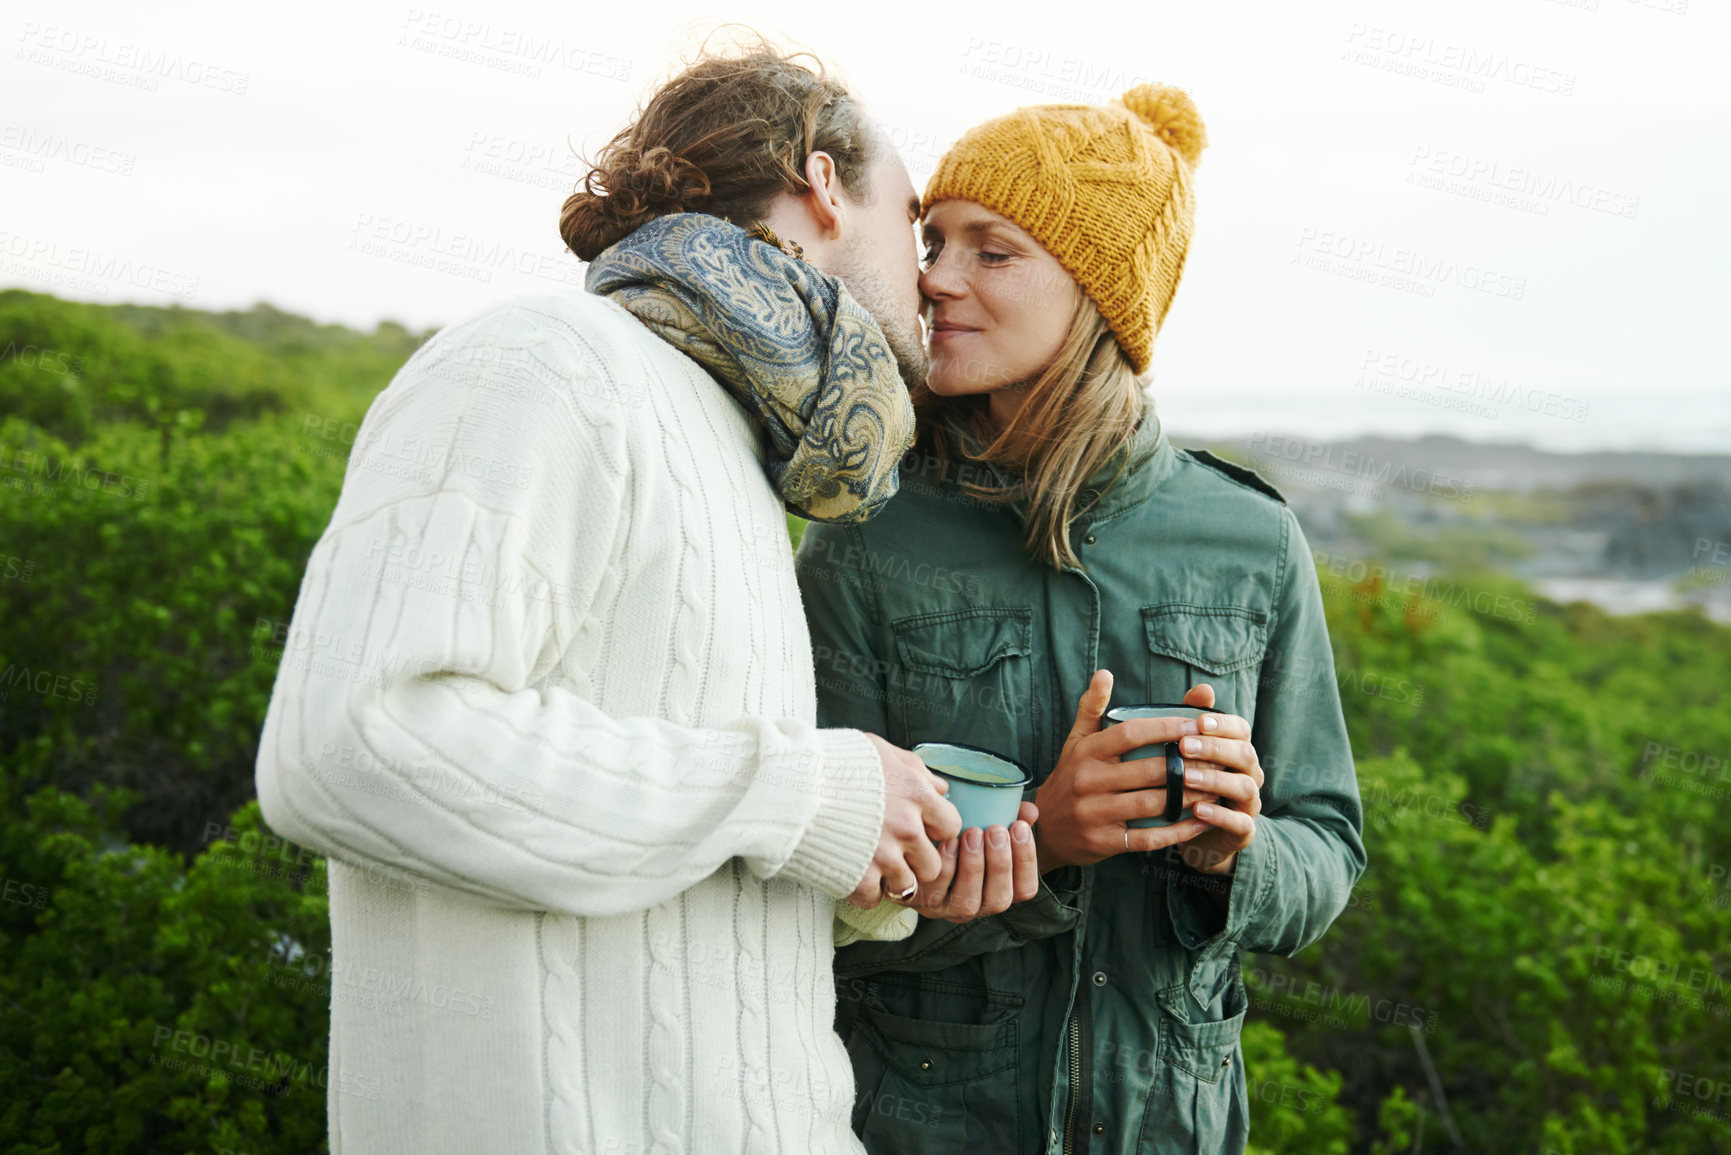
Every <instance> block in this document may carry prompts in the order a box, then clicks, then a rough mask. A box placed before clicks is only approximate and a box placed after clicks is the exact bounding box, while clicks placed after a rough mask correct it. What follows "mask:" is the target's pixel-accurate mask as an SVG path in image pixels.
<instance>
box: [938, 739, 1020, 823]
mask: <svg viewBox="0 0 1731 1155" xmlns="http://www.w3.org/2000/svg"><path fill="white" fill-rule="evenodd" d="M913 752H914V755H915V756H916V757H917V758H919V760H920V761H921V762H924V763H925V764H926V769H927V770H930V771H931V772H932V773H933V774H936V775H938V776H939V777H941V778H942V779H944V781H946V782H948V783H949V784H950V792H949V793H948V794H946V795H944V797H946V798H948V799H949V800H950V803H951V805H953V806H954V807H955V808H956V811H957V812H958V813H959V814H961V816H962V829H963V830H966V829H968V828H969V827H971V826H980V827H986V826H1004V827H1008V826H1009V825H1010V823H1012V822H1014V821H1015V820H1016V816H1017V815H1018V814H1019V813H1021V810H1022V791H1024V790H1026V789H1027V788H1028V787H1029V786H1032V785H1033V784H1034V776H1033V775H1032V774H1029V773H1028V771H1027V769H1026V768H1025V767H1023V766H1022V764H1021V763H1020V762H1017V761H1015V760H1014V759H1013V758H1005V757H1004V756H1003V755H1001V754H994V753H992V752H991V751H990V750H982V749H980V748H979V747H978V746H965V745H962V744H961V743H958V742H921V743H920V744H919V745H917V746H915V747H914V749H913Z"/></svg>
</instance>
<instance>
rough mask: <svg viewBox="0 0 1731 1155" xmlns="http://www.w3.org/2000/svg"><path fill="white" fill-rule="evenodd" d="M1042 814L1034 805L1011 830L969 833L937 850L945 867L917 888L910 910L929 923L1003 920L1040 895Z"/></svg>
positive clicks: (995, 828)
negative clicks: (1037, 824)
mask: <svg viewBox="0 0 1731 1155" xmlns="http://www.w3.org/2000/svg"><path fill="white" fill-rule="evenodd" d="M1039 816H1040V811H1039V809H1038V808H1037V807H1036V806H1035V805H1034V804H1033V803H1032V802H1024V803H1022V810H1021V813H1020V815H1019V816H1018V817H1017V819H1016V821H1015V822H1012V823H1011V824H1010V826H1009V829H1007V830H1006V829H1005V828H1004V827H1002V826H993V827H990V828H989V829H986V830H981V829H980V828H979V827H977V826H974V827H970V828H968V829H967V830H964V831H962V833H961V834H960V835H959V836H958V837H956V838H950V839H946V840H945V841H944V843H943V844H942V845H941V846H939V847H938V857H939V859H940V860H941V861H942V863H943V865H942V867H941V868H940V869H939V871H938V876H937V877H936V878H935V879H933V880H932V881H931V882H928V883H925V884H924V885H922V886H921V887H920V891H919V893H918V894H917V895H915V896H914V897H913V898H911V899H909V900H908V905H909V906H911V907H913V908H914V909H915V910H917V911H919V912H920V913H921V914H922V915H924V916H925V917H927V918H941V919H943V920H944V921H945V922H956V923H961V922H972V921H973V920H974V919H976V918H984V917H986V916H987V915H989V914H1002V913H1003V912H1004V911H1006V910H1008V909H1010V907H1011V906H1012V905H1014V904H1015V903H1018V902H1026V901H1027V900H1028V899H1030V898H1033V897H1034V896H1035V895H1036V894H1038V893H1039V892H1040V871H1039V862H1038V859H1037V858H1036V857H1035V854H1034V832H1033V824H1034V821H1035V820H1036V819H1037V818H1039Z"/></svg>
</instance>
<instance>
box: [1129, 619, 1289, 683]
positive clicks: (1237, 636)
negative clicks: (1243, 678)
mask: <svg viewBox="0 0 1731 1155" xmlns="http://www.w3.org/2000/svg"><path fill="white" fill-rule="evenodd" d="M1142 629H1143V631H1144V632H1145V633H1146V634H1147V635H1148V648H1149V649H1151V650H1153V651H1154V652H1155V653H1157V654H1165V655H1166V656H1167V657H1169V658H1177V659H1178V660H1179V661H1181V662H1184V663H1186V664H1188V665H1192V666H1195V667H1196V668H1197V669H1200V670H1206V671H1207V672H1208V673H1210V674H1231V673H1236V672H1237V671H1239V670H1242V669H1246V668H1248V667H1250V666H1252V665H1254V664H1256V662H1258V661H1260V660H1261V658H1262V652H1263V650H1264V649H1265V648H1266V647H1267V637H1266V635H1267V632H1268V615H1267V614H1266V613H1265V612H1263V611H1262V610H1247V609H1240V608H1239V607H1237V606H1193V605H1161V606H1144V607H1142Z"/></svg>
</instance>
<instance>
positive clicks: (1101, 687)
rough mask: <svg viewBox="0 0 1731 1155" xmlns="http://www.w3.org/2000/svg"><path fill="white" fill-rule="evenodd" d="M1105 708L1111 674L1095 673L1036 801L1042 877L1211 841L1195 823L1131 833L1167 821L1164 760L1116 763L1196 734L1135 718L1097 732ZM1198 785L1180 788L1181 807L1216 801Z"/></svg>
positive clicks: (1180, 721) (1169, 721)
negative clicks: (1139, 821) (1202, 838)
mask: <svg viewBox="0 0 1731 1155" xmlns="http://www.w3.org/2000/svg"><path fill="white" fill-rule="evenodd" d="M1207 693H1208V702H1210V703H1211V702H1213V700H1214V691H1213V690H1208V691H1207ZM1111 700H1112V673H1111V671H1110V670H1096V671H1094V677H1093V680H1091V681H1090V682H1089V683H1088V689H1087V690H1086V691H1084V692H1083V694H1082V699H1081V701H1080V702H1079V703H1078V704H1077V706H1076V724H1075V726H1074V727H1072V728H1071V730H1070V736H1069V737H1068V738H1067V739H1065V741H1064V749H1063V752H1062V753H1061V754H1059V755H1058V764H1057V766H1055V767H1053V769H1052V773H1051V775H1050V776H1049V777H1048V778H1047V779H1046V780H1045V781H1044V782H1042V783H1041V784H1040V789H1039V793H1037V794H1036V795H1035V802H1036V803H1038V805H1039V808H1040V820H1039V821H1038V822H1037V823H1035V825H1034V843H1035V845H1036V847H1037V848H1038V850H1039V852H1040V873H1041V874H1045V873H1047V872H1049V871H1052V870H1056V869H1057V868H1058V867H1060V866H1075V865H1085V864H1087V863H1092V862H1099V861H1100V860H1101V859H1103V858H1110V857H1112V856H1113V855H1115V854H1123V853H1124V852H1125V851H1129V850H1159V849H1161V848H1163V847H1167V846H1172V845H1175V844H1177V843H1180V842H1189V841H1191V840H1193V839H1196V838H1197V837H1198V836H1199V835H1206V834H1207V833H1209V826H1210V823H1209V822H1208V821H1206V820H1204V819H1202V818H1200V817H1198V818H1185V819H1182V820H1181V821H1178V822H1175V823H1173V824H1172V825H1170V826H1151V827H1131V826H1130V825H1129V821H1130V819H1132V818H1153V817H1156V816H1158V815H1160V814H1163V813H1165V810H1166V759H1164V758H1139V759H1132V760H1131V761H1129V762H1124V761H1120V758H1121V757H1122V756H1123V755H1124V754H1127V753H1129V752H1130V751H1131V750H1134V749H1136V748H1137V747H1138V746H1147V745H1149V744H1151V743H1156V742H1171V741H1175V740H1177V739H1178V738H1180V737H1181V736H1183V735H1187V734H1189V735H1194V734H1198V733H1200V731H1199V730H1198V729H1197V725H1196V722H1195V720H1193V719H1190V718H1135V719H1132V720H1131V721H1128V722H1120V723H1119V724H1118V725H1116V726H1111V727H1109V728H1107V729H1105V730H1102V729H1100V718H1101V716H1102V715H1104V714H1105V712H1106V707H1107V705H1108V704H1109V703H1110V702H1111ZM1186 701H1188V699H1186ZM1190 704H1191V705H1203V704H1205V703H1201V702H1192V703H1190ZM1221 720H1222V721H1223V722H1224V721H1225V720H1226V719H1225V718H1222V719H1221ZM1239 721H1242V719H1239ZM1228 732H1230V731H1221V733H1228ZM1246 736H1248V730H1246ZM1246 744H1247V745H1248V743H1246ZM1186 764H1187V765H1188V763H1186ZM1210 765H1212V764H1210ZM1210 781H1212V780H1210ZM1258 781H1260V778H1259V779H1258ZM1204 785H1205V788H1204V789H1202V790H1191V789H1189V788H1188V786H1186V789H1185V791H1184V804H1185V805H1186V806H1191V805H1194V804H1197V803H1199V802H1212V801H1213V800H1214V798H1215V797H1216V796H1217V795H1215V794H1213V793H1210V792H1209V791H1210V790H1212V786H1208V785H1207V784H1204ZM1216 809H1218V808H1216Z"/></svg>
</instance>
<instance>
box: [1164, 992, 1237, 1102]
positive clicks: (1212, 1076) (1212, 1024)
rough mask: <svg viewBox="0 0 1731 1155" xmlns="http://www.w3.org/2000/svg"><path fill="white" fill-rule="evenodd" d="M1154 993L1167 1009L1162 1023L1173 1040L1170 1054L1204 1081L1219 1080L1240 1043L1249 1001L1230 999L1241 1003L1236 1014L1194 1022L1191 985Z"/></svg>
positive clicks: (1172, 1058)
mask: <svg viewBox="0 0 1731 1155" xmlns="http://www.w3.org/2000/svg"><path fill="white" fill-rule="evenodd" d="M1155 997H1156V998H1157V999H1158V1000H1159V1001H1160V1006H1161V1007H1162V1008H1164V1009H1165V1011H1166V1016H1165V1019H1164V1020H1163V1021H1162V1023H1161V1026H1162V1027H1163V1028H1164V1029H1165V1031H1166V1036H1167V1039H1168V1040H1169V1042H1170V1046H1169V1047H1168V1056H1167V1057H1168V1058H1169V1059H1170V1060H1171V1061H1172V1063H1173V1064H1174V1065H1176V1066H1178V1067H1181V1068H1183V1069H1184V1070H1185V1071H1187V1072H1189V1073H1190V1074H1192V1075H1194V1076H1196V1077H1197V1078H1198V1079H1200V1080H1202V1081H1203V1082H1204V1083H1214V1082H1218V1081H1219V1079H1220V1076H1221V1075H1222V1074H1223V1073H1224V1072H1225V1070H1226V1068H1227V1067H1228V1066H1230V1065H1231V1063H1232V1051H1233V1048H1235V1047H1237V1046H1238V1038H1239V1035H1240V1034H1241V1033H1242V1032H1243V1029H1244V1015H1245V1012H1246V1011H1248V1010H1249V1009H1250V1008H1249V1005H1248V1001H1247V1000H1244V999H1242V998H1238V999H1232V1000H1229V1001H1228V1004H1227V1005H1228V1006H1230V1005H1232V1003H1233V1002H1237V1003H1238V1004H1239V1006H1240V1009H1239V1011H1238V1013H1237V1014H1235V1015H1230V1016H1228V1017H1227V1018H1224V1019H1208V1020H1204V1021H1202V1022H1193V1021H1191V1017H1190V1016H1191V1013H1192V1011H1193V1009H1194V1006H1195V1004H1194V1003H1192V1002H1191V999H1190V989H1189V988H1188V987H1184V986H1177V987H1167V988H1166V989H1165V990H1163V991H1159V992H1157V993H1156V995H1155Z"/></svg>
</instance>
